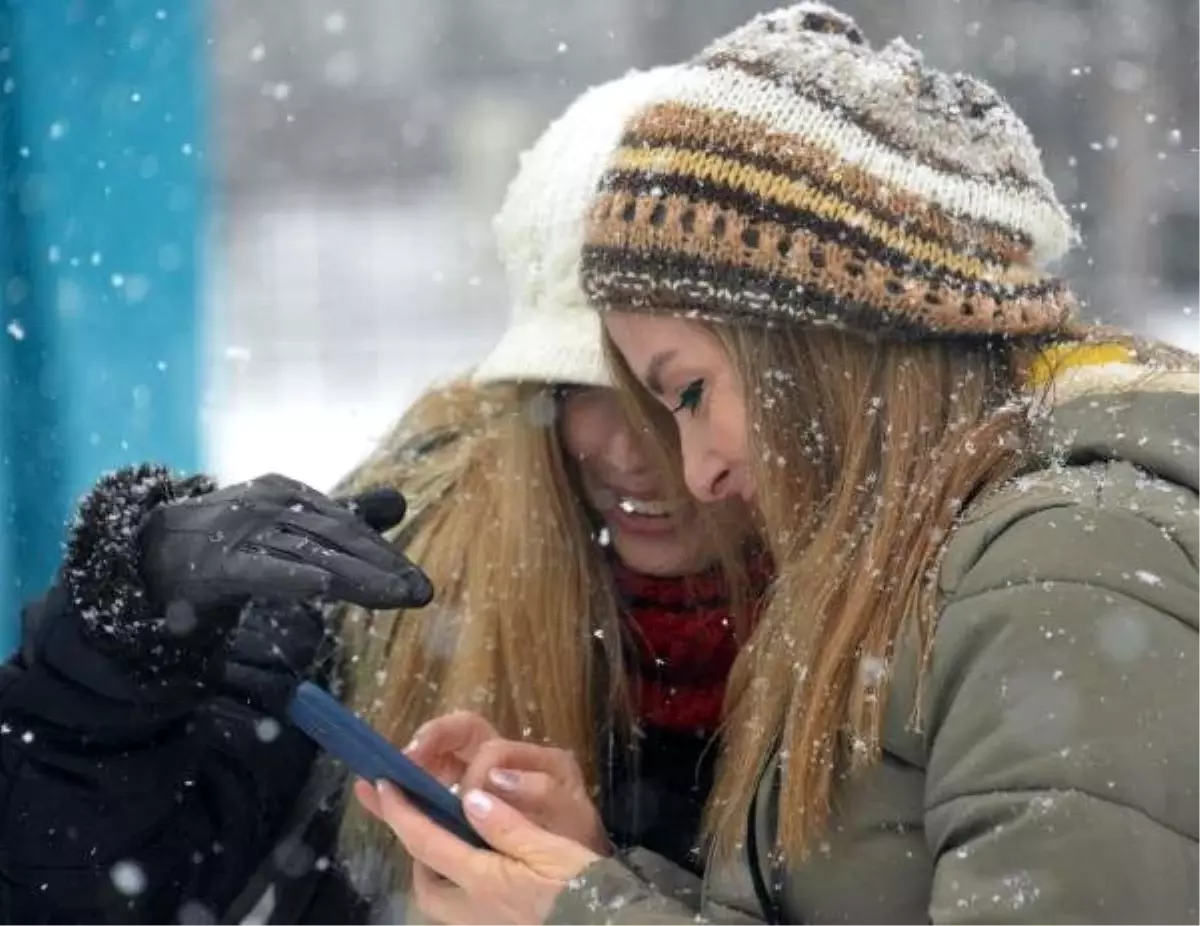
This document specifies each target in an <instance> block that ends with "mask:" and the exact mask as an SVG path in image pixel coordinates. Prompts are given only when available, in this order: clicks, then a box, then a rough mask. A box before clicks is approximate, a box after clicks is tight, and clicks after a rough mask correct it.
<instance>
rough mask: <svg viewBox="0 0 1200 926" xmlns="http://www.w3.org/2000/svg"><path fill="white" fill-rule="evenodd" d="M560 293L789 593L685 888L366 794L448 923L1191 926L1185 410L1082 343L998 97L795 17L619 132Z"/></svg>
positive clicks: (474, 810)
mask: <svg viewBox="0 0 1200 926" xmlns="http://www.w3.org/2000/svg"><path fill="white" fill-rule="evenodd" d="M586 238H587V240H586V245H585V248H584V251H583V263H582V276H583V280H584V286H585V288H586V289H587V291H588V293H589V295H590V296H591V297H592V299H593V301H594V303H595V304H596V305H597V306H598V307H599V308H601V309H602V310H604V311H605V313H606V314H605V325H606V329H607V334H608V336H609V337H610V339H611V342H612V347H613V349H614V355H615V356H614V362H615V365H616V366H617V368H618V369H619V370H620V371H622V376H623V378H624V379H626V380H627V381H628V385H629V388H630V389H633V390H641V391H643V392H644V393H645V394H647V395H649V396H652V397H653V398H654V399H655V400H657V401H658V402H659V403H661V405H662V406H663V407H664V408H665V409H668V410H670V411H671V412H672V414H673V415H674V417H675V421H676V426H677V437H678V440H679V444H680V447H681V451H682V456H683V461H684V471H685V477H686V481H687V484H688V486H689V488H690V490H691V491H692V493H693V494H694V495H695V496H696V497H697V498H698V499H700V500H701V501H705V502H712V501H717V500H722V499H729V498H741V499H743V500H745V501H746V502H747V503H749V504H751V505H753V506H754V508H755V510H756V511H757V513H758V517H759V520H760V522H761V525H762V530H763V534H764V537H765V539H766V542H767V544H768V547H769V549H770V552H771V554H772V555H773V557H774V560H775V562H776V564H777V567H778V575H777V579H776V581H775V583H774V586H773V587H772V589H771V591H770V596H769V604H768V606H767V607H766V609H765V611H764V613H763V615H762V617H761V619H760V621H759V622H758V624H757V627H756V629H755V631H754V633H753V635H752V637H751V639H750V641H749V642H748V644H747V645H746V646H745V647H743V649H742V651H741V653H740V654H739V656H738V660H737V663H736V664H735V666H734V669H733V673H732V676H731V681H730V685H729V689H728V694H727V702H726V716H725V722H724V725H723V735H722V742H721V758H720V761H719V766H718V771H717V777H716V783H715V786H714V790H713V793H712V795H711V796H710V798H709V801H708V807H707V818H706V822H707V831H708V834H709V836H710V837H711V843H710V845H711V851H710V854H709V855H708V858H707V868H706V871H705V873H704V877H703V880H702V881H700V880H697V879H689V878H687V877H686V876H685V875H684V874H683V873H681V872H679V871H678V870H677V869H675V868H673V867H672V866H671V865H670V864H667V863H665V862H663V861H661V860H658V861H656V860H653V859H651V858H649V857H648V856H647V855H645V854H644V853H643V854H638V855H629V854H625V855H622V854H617V855H613V856H611V857H605V858H597V857H596V855H595V854H594V853H593V852H591V851H589V850H588V849H586V848H585V847H583V846H580V845H578V844H575V843H572V842H570V841H568V840H565V839H561V838H558V837H556V836H554V835H552V834H548V833H545V832H544V831H542V830H541V829H539V828H538V827H537V826H535V825H533V824H532V823H531V822H530V821H528V820H526V819H525V818H523V817H522V816H521V815H520V814H519V813H517V812H516V811H514V809H513V808H512V807H510V806H509V805H508V804H506V803H505V802H504V801H502V800H498V799H497V798H496V797H495V796H494V795H487V794H480V793H468V794H467V795H466V796H465V806H466V807H467V809H468V815H469V816H470V817H471V819H472V820H473V822H474V823H475V826H476V827H477V829H478V830H479V831H480V832H481V833H482V834H483V836H484V837H485V838H487V839H488V840H489V842H491V844H492V845H493V846H494V847H495V848H496V849H497V850H498V852H496V853H492V854H488V853H482V852H478V851H476V850H472V849H469V848H467V847H465V846H464V845H463V844H462V843H459V842H457V841H455V840H453V839H452V838H451V837H447V836H445V835H444V834H442V833H440V832H438V831H436V828H435V827H432V826H430V825H428V824H427V822H426V821H424V820H423V819H422V818H421V817H420V816H419V815H418V814H416V813H415V812H414V811H413V810H412V809H411V808H410V807H408V806H407V805H405V804H404V802H403V801H402V800H401V799H399V798H398V797H397V796H396V795H395V794H394V793H392V792H389V791H387V790H386V789H385V790H384V791H383V792H382V793H381V795H380V796H379V798H377V799H375V800H374V805H373V806H375V807H376V809H377V810H378V811H379V812H380V813H381V814H382V815H383V816H384V817H385V819H387V820H388V821H389V822H390V823H391V825H392V826H393V828H394V829H395V831H396V832H397V834H398V835H399V836H400V838H401V839H402V841H403V842H404V843H405V845H406V846H407V847H408V849H409V850H410V851H412V852H413V853H414V855H416V857H417V858H418V859H420V860H422V861H423V862H424V863H425V864H427V865H429V866H431V867H432V868H433V869H434V870H436V871H437V872H438V873H440V874H441V875H442V876H443V877H444V878H445V879H447V880H446V881H444V882H442V883H441V884H440V885H438V884H435V885H433V886H431V887H430V888H429V890H428V891H427V893H426V896H424V897H422V898H420V899H421V902H422V905H423V908H424V909H426V910H428V911H430V912H431V913H432V914H433V915H435V916H437V917H439V918H440V919H442V920H443V921H445V922H467V921H468V917H470V916H477V915H487V914H491V915H492V916H496V917H505V916H508V917H511V921H515V922H521V921H534V920H541V919H547V920H548V921H553V922H564V923H581V922H594V923H600V922H609V923H611V922H622V923H647V922H656V923H668V922H678V923H686V922H692V921H694V918H695V917H696V916H697V915H699V916H702V917H705V918H708V919H711V920H716V921H718V922H735V921H738V922H741V921H761V920H769V921H774V922H788V923H801V922H850V923H864V922H892V923H900V922H906V923H924V922H930V921H932V922H935V923H941V922H997V921H1003V922H1030V923H1043V922H1060V921H1072V922H1121V923H1127V922H1194V921H1195V920H1196V918H1197V915H1198V909H1197V870H1198V855H1197V818H1198V814H1197V787H1196V781H1197V752H1198V749H1197V713H1198V706H1197V688H1198V684H1197V682H1198V678H1197V645H1196V631H1197V566H1196V563H1197V555H1198V553H1200V538H1198V536H1197V396H1196V393H1197V377H1196V373H1195V370H1196V367H1195V358H1193V357H1190V356H1181V355H1178V354H1172V353H1171V352H1169V351H1159V352H1157V354H1158V355H1157V356H1151V354H1154V353H1155V352H1148V353H1143V352H1142V351H1141V350H1140V349H1139V347H1138V346H1137V345H1135V344H1133V343H1132V342H1131V341H1130V340H1129V339H1106V338H1103V337H1100V336H1099V334H1100V333H1099V332H1095V331H1089V330H1088V329H1087V328H1085V327H1084V326H1082V325H1080V324H1079V323H1078V322H1076V321H1075V306H1074V301H1073V299H1072V297H1071V294H1070V292H1069V290H1068V289H1067V287H1066V285H1065V284H1064V283H1063V282H1062V281H1061V280H1059V279H1057V278H1055V277H1054V276H1052V275H1050V274H1049V273H1047V272H1046V271H1045V270H1044V269H1043V268H1044V267H1045V265H1046V263H1047V262H1049V261H1053V260H1055V259H1056V258H1058V257H1060V256H1061V255H1062V254H1063V253H1064V251H1065V250H1066V249H1067V248H1068V246H1069V245H1070V243H1071V241H1072V238H1073V233H1072V229H1071V226H1070V223H1069V221H1068V219H1067V216H1066V214H1065V212H1064V210H1063V208H1062V207H1061V205H1060V204H1059V203H1058V201H1057V200H1056V199H1055V196H1054V193H1053V190H1052V189H1051V186H1050V184H1049V183H1048V181H1047V180H1046V178H1045V175H1044V174H1043V172H1042V167H1041V164H1040V158H1039V154H1038V151H1037V149H1036V147H1035V146H1034V144H1033V141H1032V139H1031V138H1030V135H1029V132H1028V131H1027V129H1026V127H1025V126H1024V125H1023V124H1022V122H1021V121H1020V120H1019V119H1018V117H1017V116H1016V115H1015V113H1014V112H1013V111H1012V110H1011V109H1010V108H1009V107H1008V105H1007V104H1006V103H1005V102H1004V101H1003V100H1002V99H1001V98H1000V97H999V96H998V95H997V94H996V93H995V92H994V91H993V90H992V89H991V88H989V87H987V86H985V85H984V84H981V83H979V82H978V81H975V80H973V79H972V78H969V77H966V76H962V75H954V76H951V75H947V74H943V73H941V72H939V71H936V70H933V69H931V68H929V67H927V66H926V65H925V64H923V62H922V60H921V57H920V55H919V54H918V53H917V52H916V51H914V50H913V49H912V48H911V47H909V46H908V45H906V44H904V43H903V42H901V41H896V42H893V43H892V44H890V45H888V46H886V47H885V48H883V49H881V50H874V49H872V48H871V47H870V46H869V45H868V44H867V42H866V41H865V39H864V37H863V35H862V33H861V32H860V31H859V29H858V28H857V26H856V25H855V23H854V22H853V21H852V20H851V19H850V18H848V17H846V16H844V15H842V14H841V13H839V12H837V11H836V10H833V9H831V8H830V7H828V6H826V5H824V4H819V3H802V4H799V5H797V6H794V7H791V8H789V9H784V10H780V11H777V12H775V13H771V14H767V15H762V16H759V17H757V18H756V19H754V20H753V21H752V22H750V23H749V24H748V25H746V26H744V27H742V28H740V29H738V30H737V31H735V32H734V33H732V34H731V35H729V36H727V37H725V38H723V39H721V40H719V41H717V42H715V43H714V44H713V45H712V46H710V47H709V48H708V49H707V50H706V51H705V52H704V53H703V54H701V55H700V56H699V57H698V58H696V59H695V60H694V61H693V62H691V64H690V65H689V66H687V67H685V68H683V69H681V70H680V72H678V74H677V75H676V76H675V78H674V79H673V80H672V81H671V84H670V86H666V87H663V88H662V92H661V93H659V94H657V95H656V96H655V97H654V98H653V99H651V100H648V101H646V103H645V105H643V106H642V107H641V108H640V109H639V110H638V112H637V113H635V114H633V116H632V117H631V118H630V120H629V121H628V123H627V125H626V128H625V131H624V134H623V137H622V139H621V142H620V144H619V146H618V148H617V150H616V151H615V153H614V155H613V157H612V159H611V161H610V165H609V168H608V170H607V171H606V172H605V174H604V176H603V178H602V180H601V182H600V184H599V187H598V192H597V194H596V197H595V202H594V206H593V209H592V212H591V216H590V220H589V225H588V229H587V235H586Z"/></svg>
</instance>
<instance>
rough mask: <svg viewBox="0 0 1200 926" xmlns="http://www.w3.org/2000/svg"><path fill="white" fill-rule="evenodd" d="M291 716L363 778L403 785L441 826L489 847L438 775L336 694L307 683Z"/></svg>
mask: <svg viewBox="0 0 1200 926" xmlns="http://www.w3.org/2000/svg"><path fill="white" fill-rule="evenodd" d="M287 716H288V719H289V720H290V721H291V722H292V723H294V724H295V725H296V726H297V727H299V728H300V729H301V730H303V731H304V732H305V733H306V734H308V736H309V737H311V738H312V739H313V740H314V741H316V743H317V744H318V745H320V746H321V748H322V749H324V750H325V751H326V752H328V753H330V754H331V755H332V756H334V757H335V758H338V759H341V760H342V761H343V762H344V763H346V767H347V768H349V769H350V771H352V772H353V773H354V774H355V775H358V776H359V777H360V778H365V779H366V780H367V781H372V782H374V781H378V780H379V779H381V778H383V779H386V780H387V781H390V782H392V783H393V784H394V785H396V787H398V788H399V789H400V790H401V791H402V792H403V793H404V796H405V797H407V798H408V799H409V800H410V801H412V803H413V804H414V805H416V807H417V808H418V809H419V810H420V811H421V812H422V813H424V814H425V816H427V817H429V818H430V819H431V820H433V821H434V822H435V823H437V824H438V825H439V826H441V827H443V828H444V829H447V830H449V831H450V832H451V833H453V834H454V835H455V836H457V837H458V838H459V839H461V840H463V841H464V842H468V843H470V844H471V845H473V846H475V847H477V848H480V849H489V848H491V847H490V846H488V844H487V843H486V842H484V841H483V839H481V838H480V836H479V834H478V833H476V832H475V830H474V829H473V828H472V827H471V824H470V823H468V822H467V817H466V814H464V813H463V809H462V802H461V801H459V799H458V798H457V797H456V796H455V795H454V794H453V793H451V791H450V789H449V788H446V787H444V786H443V785H442V783H441V782H439V781H438V780H437V779H436V778H434V777H433V776H432V775H430V774H429V773H428V772H427V771H425V770H424V769H423V768H421V767H420V766H419V765H417V764H416V763H415V762H413V761H412V760H411V759H409V758H407V757H406V756H405V755H404V754H403V753H402V752H400V750H398V749H397V748H396V747H395V746H393V745H392V744H391V743H389V742H388V741H387V740H386V739H384V738H383V737H382V736H380V735H379V734H378V733H377V732H376V731H375V730H374V729H372V728H371V726H370V725H369V724H367V723H365V722H363V721H362V720H360V719H359V718H358V717H355V716H354V714H352V713H351V712H350V711H349V710H347V709H346V708H345V707H344V706H343V705H342V704H341V703H340V702H339V701H338V700H337V699H336V698H334V697H333V696H332V695H330V694H329V693H328V692H327V691H325V690H324V689H322V688H318V687H317V686H316V685H314V684H313V683H312V682H302V683H301V684H300V686H299V687H298V688H297V689H296V693H295V694H294V695H292V700H291V701H290V702H289V704H288V708H287Z"/></svg>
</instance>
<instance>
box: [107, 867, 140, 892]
mask: <svg viewBox="0 0 1200 926" xmlns="http://www.w3.org/2000/svg"><path fill="white" fill-rule="evenodd" d="M109 877H110V878H111V879H112V883H113V886H114V887H115V888H116V889H117V890H118V891H120V892H121V893H122V894H124V895H125V896H126V897H136V896H138V895H139V894H141V893H142V892H143V891H145V890H146V880H147V879H146V871H145V869H143V868H142V866H141V865H139V864H138V863H137V862H134V861H131V860H125V861H121V862H117V864H115V865H113V867H112V869H111V870H110V871H109Z"/></svg>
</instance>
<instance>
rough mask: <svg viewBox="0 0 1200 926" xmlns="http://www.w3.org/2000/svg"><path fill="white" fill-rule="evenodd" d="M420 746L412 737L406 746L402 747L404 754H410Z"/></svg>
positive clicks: (418, 741) (417, 740) (419, 742)
mask: <svg viewBox="0 0 1200 926" xmlns="http://www.w3.org/2000/svg"><path fill="white" fill-rule="evenodd" d="M420 745H421V741H420V740H419V739H417V738H416V737H415V736H414V737H413V738H412V739H410V740H409V741H408V745H407V746H405V747H404V750H403V751H404V752H412V751H413V750H414V749H416V748H417V747H418V746H420Z"/></svg>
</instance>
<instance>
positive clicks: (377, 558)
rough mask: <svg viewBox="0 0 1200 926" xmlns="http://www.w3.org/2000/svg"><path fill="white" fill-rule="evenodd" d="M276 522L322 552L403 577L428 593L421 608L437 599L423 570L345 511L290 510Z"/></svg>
mask: <svg viewBox="0 0 1200 926" xmlns="http://www.w3.org/2000/svg"><path fill="white" fill-rule="evenodd" d="M341 517H350V521H349V522H345V521H341V520H340V518H341ZM276 520H277V523H278V524H279V525H281V526H282V527H283V528H284V533H286V534H296V535H299V536H301V537H306V538H307V539H309V540H310V541H312V542H313V543H315V544H317V545H318V546H319V547H320V548H323V549H326V550H331V551H333V552H338V553H343V554H346V555H348V556H349V557H351V558H352V559H355V560H359V561H360V562H362V563H364V564H368V565H371V566H374V567H375V568H376V569H379V570H380V571H382V572H383V573H385V574H387V575H395V576H403V577H404V578H405V579H406V581H407V582H408V583H409V585H410V586H411V588H412V591H413V592H414V593H416V592H417V590H418V589H426V590H427V592H426V593H425V600H424V601H422V602H421V604H428V602H429V599H430V598H432V597H433V588H432V587H431V586H430V584H429V579H428V578H427V577H426V576H425V574H424V573H423V572H421V570H420V569H418V568H417V567H416V566H414V565H413V564H412V563H411V562H410V561H409V560H408V558H407V557H405V556H404V554H403V553H401V552H400V551H399V550H397V549H396V548H395V547H393V546H392V545H391V544H390V543H388V542H387V541H386V540H384V538H383V537H381V536H380V535H379V534H377V533H375V532H374V531H373V530H371V528H369V527H368V526H367V525H365V524H364V523H363V522H362V521H359V520H357V519H356V518H353V517H352V516H351V515H350V513H349V512H348V511H345V510H344V509H343V510H340V511H339V512H338V514H337V515H336V516H335V515H332V514H327V513H323V512H322V513H317V512H311V511H305V510H303V509H301V510H299V511H296V510H295V509H293V508H288V509H286V510H283V511H281V512H280V513H279V515H278V517H277V519H276ZM317 565H321V564H320V563H318V564H317Z"/></svg>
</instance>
